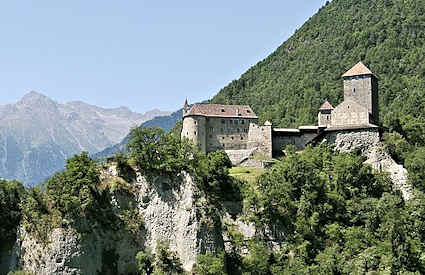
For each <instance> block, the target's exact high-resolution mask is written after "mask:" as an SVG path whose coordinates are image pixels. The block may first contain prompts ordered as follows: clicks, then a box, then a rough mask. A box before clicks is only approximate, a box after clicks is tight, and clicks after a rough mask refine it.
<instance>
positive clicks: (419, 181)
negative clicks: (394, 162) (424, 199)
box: [405, 147, 425, 192]
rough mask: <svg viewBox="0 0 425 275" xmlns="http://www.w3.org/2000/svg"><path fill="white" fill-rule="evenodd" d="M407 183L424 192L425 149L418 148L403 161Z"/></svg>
mask: <svg viewBox="0 0 425 275" xmlns="http://www.w3.org/2000/svg"><path fill="white" fill-rule="evenodd" d="M405 165H406V168H407V170H408V176H409V182H410V183H411V184H412V185H413V186H414V187H416V188H418V189H419V190H421V191H423V192H425V147H420V148H418V149H417V150H416V151H414V152H413V153H411V154H409V155H408V157H407V158H406V160H405Z"/></svg>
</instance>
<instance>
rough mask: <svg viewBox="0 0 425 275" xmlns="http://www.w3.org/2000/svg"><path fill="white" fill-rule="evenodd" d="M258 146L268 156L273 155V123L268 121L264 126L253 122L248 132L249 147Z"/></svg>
mask: <svg viewBox="0 0 425 275" xmlns="http://www.w3.org/2000/svg"><path fill="white" fill-rule="evenodd" d="M252 148H258V150H259V152H261V153H262V154H264V155H265V156H266V157H270V158H271V157H272V153H273V152H272V150H273V139H272V125H271V123H266V124H265V125H264V126H259V125H257V124H254V123H251V124H250V125H249V133H248V149H252Z"/></svg>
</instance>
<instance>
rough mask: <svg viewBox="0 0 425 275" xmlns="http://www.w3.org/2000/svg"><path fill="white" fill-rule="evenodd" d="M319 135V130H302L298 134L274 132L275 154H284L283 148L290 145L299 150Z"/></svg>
mask: <svg viewBox="0 0 425 275" xmlns="http://www.w3.org/2000/svg"><path fill="white" fill-rule="evenodd" d="M317 136H318V133H317V132H300V133H296V134H291V133H286V134H283V133H278V132H273V155H274V156H280V155H282V150H283V149H285V147H286V146H288V145H294V146H295V148H296V149H297V150H303V149H304V148H305V147H306V146H307V144H308V143H309V142H311V141H312V140H313V139H314V138H316V137H317Z"/></svg>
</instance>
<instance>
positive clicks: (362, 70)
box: [342, 61, 374, 77]
mask: <svg viewBox="0 0 425 275" xmlns="http://www.w3.org/2000/svg"><path fill="white" fill-rule="evenodd" d="M366 74H371V75H374V74H373V73H372V71H371V70H369V68H368V67H366V66H365V65H364V64H363V63H362V62H361V61H360V62H359V63H357V64H356V65H354V67H353V68H351V69H349V70H348V71H347V72H346V73H345V74H343V75H342V77H349V76H356V75H366Z"/></svg>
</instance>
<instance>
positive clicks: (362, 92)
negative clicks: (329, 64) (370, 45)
mask: <svg viewBox="0 0 425 275" xmlns="http://www.w3.org/2000/svg"><path fill="white" fill-rule="evenodd" d="M342 78H343V79H344V101H346V100H352V101H354V102H357V103H358V104H360V105H361V106H364V107H366V108H367V110H368V112H369V116H370V117H369V118H370V122H371V123H373V124H379V109H378V107H379V106H378V78H377V77H376V76H375V75H374V74H373V73H372V71H371V70H369V68H367V67H366V66H365V65H364V64H363V63H362V62H359V63H357V64H356V65H355V66H354V67H353V68H351V69H350V70H348V71H347V72H346V73H345V74H343V75H342Z"/></svg>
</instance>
